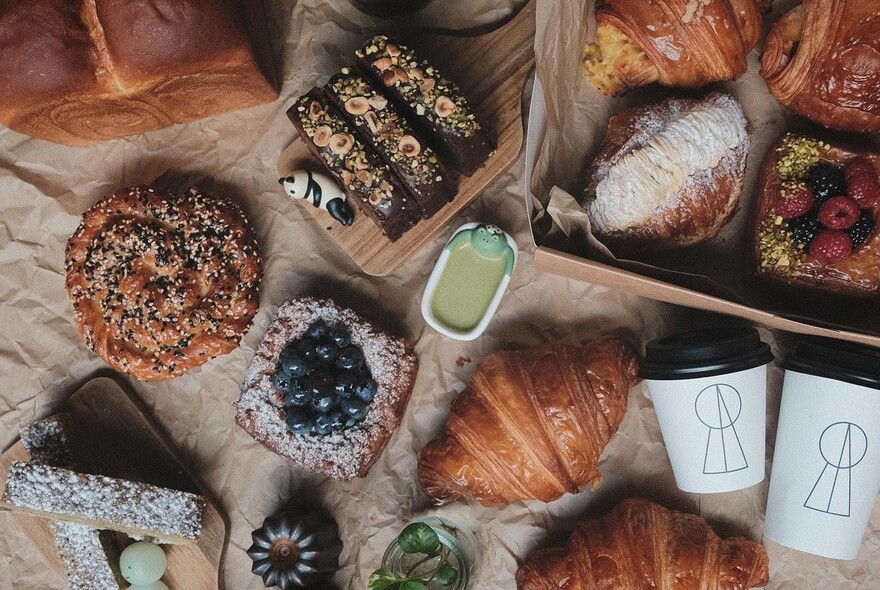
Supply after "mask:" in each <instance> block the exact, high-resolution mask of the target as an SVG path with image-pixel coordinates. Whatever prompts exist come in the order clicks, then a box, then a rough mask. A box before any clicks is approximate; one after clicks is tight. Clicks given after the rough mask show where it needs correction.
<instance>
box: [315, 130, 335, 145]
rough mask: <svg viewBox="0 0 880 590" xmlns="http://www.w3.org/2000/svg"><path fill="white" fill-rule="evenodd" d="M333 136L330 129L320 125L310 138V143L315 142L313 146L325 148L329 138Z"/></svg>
mask: <svg viewBox="0 0 880 590" xmlns="http://www.w3.org/2000/svg"><path fill="white" fill-rule="evenodd" d="M332 135H333V130H332V129H330V127H328V126H327V125H321V126H320V127H318V128H317V129H315V135H314V136H313V137H312V141H313V142H315V145H316V146H318V147H327V146H328V145H330V137H331V136H332Z"/></svg>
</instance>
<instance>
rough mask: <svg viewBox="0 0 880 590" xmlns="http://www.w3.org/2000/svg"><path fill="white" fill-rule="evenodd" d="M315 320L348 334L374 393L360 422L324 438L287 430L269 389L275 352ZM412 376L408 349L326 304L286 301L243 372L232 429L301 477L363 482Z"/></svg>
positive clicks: (414, 361) (396, 420)
mask: <svg viewBox="0 0 880 590" xmlns="http://www.w3.org/2000/svg"><path fill="white" fill-rule="evenodd" d="M317 320H323V321H324V322H326V323H327V324H328V325H329V326H332V327H335V326H341V327H344V328H345V329H346V330H348V332H349V333H350V335H351V340H352V343H354V344H355V345H356V346H358V347H359V348H360V349H361V351H362V352H363V355H364V362H365V363H366V366H367V367H368V368H369V370H370V375H371V376H372V378H373V380H374V381H375V382H376V387H377V389H376V397H375V398H374V399H373V401H372V402H370V404H369V406H368V411H367V415H366V416H365V417H364V420H363V422H361V423H360V424H357V425H355V426H352V427H350V428H346V429H344V430H342V431H340V432H333V433H331V434H327V435H323V436H319V435H313V434H295V433H293V432H292V431H291V430H290V429H289V428H288V427H287V424H286V423H285V418H286V416H287V412H286V410H285V409H284V403H283V401H282V399H281V396H280V395H279V393H278V390H277V389H275V387H274V386H273V385H272V375H273V374H274V373H275V370H276V367H277V366H278V360H279V358H280V356H281V351H282V350H283V349H284V347H285V346H286V345H287V344H288V343H289V342H290V341H291V340H296V339H298V338H301V337H302V336H303V335H304V334H305V333H306V331H307V330H308V329H309V327H310V326H311V325H312V324H313V323H315V322H316V321H317ZM418 368H419V360H418V358H417V357H416V355H415V353H414V352H413V350H412V347H411V346H410V345H409V343H407V342H406V341H405V340H404V339H403V338H398V337H395V336H392V335H391V334H388V333H387V332H385V331H383V330H381V329H380V328H378V327H377V326H375V325H374V324H372V323H370V322H368V321H366V320H364V319H363V318H361V317H360V316H359V315H357V314H356V313H354V312H353V311H351V310H350V309H344V308H340V307H338V306H337V305H336V304H335V303H333V302H332V301H330V300H327V299H312V298H311V297H303V298H301V299H291V300H289V301H286V302H284V303H283V304H282V305H281V307H279V308H278V315H277V316H276V318H275V321H274V322H272V325H271V326H269V329H268V331H267V332H266V335H265V336H264V337H263V341H262V343H260V347H259V349H257V353H256V355H254V359H253V361H252V362H251V365H250V367H249V368H248V371H247V375H246V376H245V381H244V385H242V388H241V398H240V399H239V400H238V401H237V402H236V403H235V406H236V408H237V412H236V415H235V421H236V422H237V423H238V425H239V426H241V427H242V428H244V430H245V431H247V433H248V434H250V435H251V436H252V437H254V439H255V440H257V441H259V442H261V443H263V444H264V445H265V446H266V447H268V448H270V449H272V450H273V451H274V452H276V453H278V454H279V455H282V456H284V457H288V458H289V459H291V460H292V461H294V462H295V463H296V464H298V465H300V466H302V467H304V468H306V469H309V470H311V471H315V472H317V473H322V474H324V475H326V476H328V477H331V478H333V479H337V480H342V481H347V480H351V479H354V478H355V477H364V476H365V475H366V474H367V472H368V471H369V470H370V467H372V466H373V463H375V462H376V459H378V458H379V455H380V454H381V453H382V449H384V448H385V445H386V444H387V443H388V441H389V440H390V439H391V435H392V434H394V431H395V430H396V429H397V427H398V425H399V424H400V421H401V419H402V418H403V413H404V410H406V404H407V402H408V401H409V396H410V394H411V393H412V389H413V385H415V380H416V373H417V372H418Z"/></svg>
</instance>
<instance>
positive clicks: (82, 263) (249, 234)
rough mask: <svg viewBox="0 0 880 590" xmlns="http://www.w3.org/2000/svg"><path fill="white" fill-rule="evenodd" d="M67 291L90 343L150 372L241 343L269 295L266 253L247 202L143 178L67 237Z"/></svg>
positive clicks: (159, 376) (159, 375)
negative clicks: (264, 289) (264, 293)
mask: <svg viewBox="0 0 880 590" xmlns="http://www.w3.org/2000/svg"><path fill="white" fill-rule="evenodd" d="M65 262H66V268H67V280H66V286H67V292H68V295H69V296H70V298H71V300H72V301H73V307H74V319H75V321H76V325H77V327H78V328H79V331H80V334H82V337H83V339H84V340H85V342H86V344H87V345H88V347H89V348H90V349H91V350H92V351H94V352H95V353H96V354H98V355H99V356H100V357H102V358H103V359H104V360H105V361H106V362H107V363H108V364H109V365H110V366H111V367H113V368H114V369H116V370H117V371H121V372H124V373H129V374H130V375H132V376H134V377H136V378H138V379H141V380H143V381H160V380H164V379H171V378H173V377H177V376H179V375H181V374H183V373H184V372H186V371H187V370H189V369H191V368H193V367H197V366H199V365H201V364H203V363H205V362H206V361H208V360H209V359H211V358H213V357H216V356H219V355H222V354H226V353H228V352H231V351H232V350H234V349H235V348H236V347H237V346H238V344H239V342H240V340H241V337H242V336H243V335H244V333H245V332H246V331H247V329H248V328H249V327H250V325H251V322H252V320H253V318H254V315H255V314H256V313H257V308H258V305H259V301H258V299H259V298H258V292H259V282H260V278H261V276H262V262H261V259H260V254H259V252H258V249H257V243H256V239H255V237H254V235H253V231H252V230H251V227H250V224H249V223H248V221H247V219H246V218H245V217H244V214H243V213H242V211H241V209H239V207H238V206H237V205H236V204H235V203H233V202H232V201H231V200H229V199H226V198H221V197H215V196H211V195H208V194H206V193H203V192H200V191H199V190H197V189H195V188H190V189H189V190H187V191H186V192H185V193H183V194H182V195H175V194H173V193H171V192H170V191H163V190H159V189H154V188H150V187H148V186H144V185H139V186H135V187H131V188H127V189H123V190H120V191H118V192H116V193H114V194H112V195H110V196H109V197H107V198H105V199H103V200H102V201H100V202H98V203H97V204H96V205H95V206H94V207H92V208H91V209H89V210H88V211H87V212H86V213H85V215H84V216H83V220H82V223H81V224H80V226H79V228H77V230H76V232H75V233H74V234H73V236H72V237H71V238H70V240H69V241H68V242H67V254H66V261H65Z"/></svg>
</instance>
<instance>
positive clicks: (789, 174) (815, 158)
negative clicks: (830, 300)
mask: <svg viewBox="0 0 880 590" xmlns="http://www.w3.org/2000/svg"><path fill="white" fill-rule="evenodd" d="M878 176H880V157H878V156H877V155H875V154H871V153H868V152H864V151H854V150H850V149H848V148H845V147H842V146H839V145H831V144H829V143H826V142H823V141H821V140H818V139H815V138H812V137H807V136H802V135H794V134H787V135H785V136H784V137H783V138H782V139H781V140H780V141H779V142H778V143H777V144H776V146H775V147H774V148H773V149H772V150H771V152H770V155H769V156H768V157H767V159H766V160H765V161H764V165H763V168H762V170H761V180H760V187H761V188H760V194H759V198H758V201H757V210H756V211H757V214H756V223H755V228H756V229H755V239H754V247H753V255H754V262H755V265H756V267H757V272H758V275H759V276H760V277H762V278H764V279H768V280H770V281H772V282H774V283H777V284H784V285H793V286H798V287H806V288H809V289H813V290H820V291H825V292H830V293H835V294H847V295H853V296H862V297H866V296H873V295H877V294H878V292H880V236H878V232H877V231H876V228H877V215H878V206H877V203H878V199H880V179H878Z"/></svg>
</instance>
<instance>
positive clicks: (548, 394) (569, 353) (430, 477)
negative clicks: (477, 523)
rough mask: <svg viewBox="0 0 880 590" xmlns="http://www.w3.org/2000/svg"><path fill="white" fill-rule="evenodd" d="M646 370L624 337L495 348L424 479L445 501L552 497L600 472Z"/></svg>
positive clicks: (437, 443)
mask: <svg viewBox="0 0 880 590" xmlns="http://www.w3.org/2000/svg"><path fill="white" fill-rule="evenodd" d="M637 372H638V366H637V357H636V353H635V351H634V350H633V349H632V348H631V347H630V346H629V345H628V344H626V343H625V342H623V341H622V340H620V339H618V338H604V339H600V340H594V341H591V342H589V343H587V344H586V345H584V346H581V347H570V346H560V345H546V346H542V347H539V348H533V349H529V350H522V351H507V352H497V353H494V354H491V355H489V356H487V357H486V358H485V359H483V361H482V362H481V363H480V364H479V366H477V368H476V370H475V371H474V375H473V377H472V379H471V382H470V385H469V386H468V388H467V389H465V390H464V391H463V392H462V393H461V395H459V396H458V398H457V399H456V400H455V402H453V404H452V410H451V413H450V415H449V419H448V420H447V422H446V426H445V429H444V432H443V434H442V435H441V436H440V437H439V438H437V439H435V440H433V441H431V442H430V443H428V445H427V446H426V447H425V448H424V449H423V450H422V452H421V454H420V456H419V466H418V478H419V483H420V484H421V486H422V489H423V490H424V491H425V493H426V494H427V495H428V496H429V497H430V498H432V499H434V500H435V501H437V502H441V503H442V502H446V501H449V500H452V499H454V498H457V497H470V498H473V499H475V500H477V501H479V502H481V503H482V504H484V505H487V506H488V505H498V504H505V503H509V502H513V501H515V500H525V499H538V500H542V501H544V502H549V501H551V500H555V499H556V498H559V497H560V496H562V495H563V494H564V493H566V492H572V493H573V492H576V491H577V490H578V489H579V488H580V487H581V486H584V485H586V484H588V483H591V482H597V481H599V480H601V477H602V474H601V473H600V472H599V470H598V468H597V462H598V460H599V455H600V454H601V453H602V451H603V449H604V448H605V445H606V444H607V443H608V440H609V439H610V438H611V436H612V435H613V434H614V433H615V432H616V431H617V428H618V426H620V422H621V421H622V420H623V415H624V413H625V412H626V401H627V392H628V390H629V388H630V386H631V385H633V384H634V383H635V382H636V381H637Z"/></svg>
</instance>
